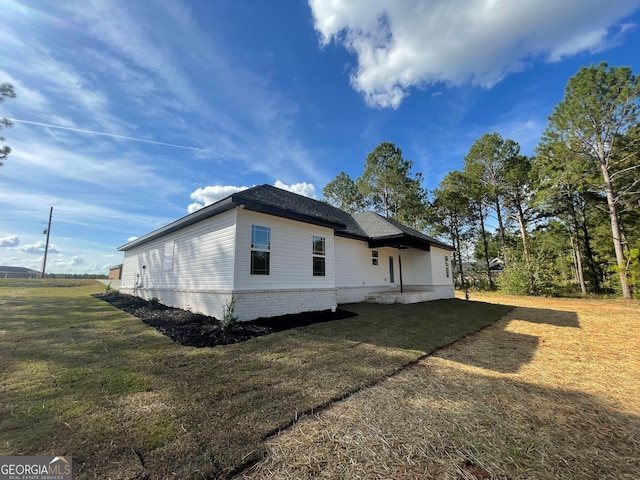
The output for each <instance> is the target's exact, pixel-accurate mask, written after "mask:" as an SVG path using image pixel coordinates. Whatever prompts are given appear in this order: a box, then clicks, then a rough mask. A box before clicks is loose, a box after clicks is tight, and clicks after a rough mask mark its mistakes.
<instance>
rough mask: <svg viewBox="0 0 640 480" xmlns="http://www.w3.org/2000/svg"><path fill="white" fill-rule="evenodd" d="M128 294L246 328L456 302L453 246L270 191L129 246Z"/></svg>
mask: <svg viewBox="0 0 640 480" xmlns="http://www.w3.org/2000/svg"><path fill="white" fill-rule="evenodd" d="M118 250H120V251H123V252H124V260H123V265H122V282H121V285H120V290H121V291H122V292H124V293H132V294H134V295H137V296H140V297H143V298H146V299H150V298H153V297H156V298H158V299H159V300H160V301H161V302H162V303H164V304H166V305H170V306H174V307H178V308H182V309H186V310H190V311H193V312H198V313H203V314H206V315H211V316H214V317H216V318H222V314H223V311H224V308H225V306H226V305H228V304H229V302H230V301H231V300H232V299H234V300H235V311H234V313H235V315H236V316H237V317H238V319H239V320H251V319H255V318H259V317H271V316H278V315H284V314H290V313H300V312H305V311H316V310H327V309H335V308H336V307H337V305H338V304H341V303H350V302H361V301H365V300H369V301H378V302H402V303H411V302H417V301H424V300H433V299H438V298H452V297H453V296H454V289H453V281H452V273H451V267H450V265H449V258H450V255H451V252H452V251H453V249H452V247H450V246H448V245H446V244H444V243H441V242H439V241H438V240H436V239H433V238H431V237H429V236H427V235H424V234H422V233H420V232H418V231H416V230H413V229H411V228H409V227H407V226H404V225H402V224H400V223H398V222H395V221H393V220H391V219H388V218H384V217H382V216H380V215H378V214H376V213H374V212H364V213H358V214H354V215H351V214H348V213H346V212H343V211H342V210H339V209H337V208H334V207H332V206H331V205H328V204H327V203H324V202H320V201H318V200H313V199H310V198H307V197H304V196H301V195H297V194H295V193H292V192H288V191H285V190H281V189H278V188H276V187H272V186H270V185H261V186H257V187H253V188H250V189H248V190H244V191H241V192H238V193H234V194H233V195H230V196H228V197H226V198H224V199H223V200H220V201H218V202H216V203H214V204H211V205H209V206H207V207H204V208H202V209H200V210H198V211H196V212H194V213H191V214H190V215H187V216H185V217H183V218H180V219H179V220H176V221H175V222H173V223H170V224H168V225H166V226H164V227H161V228H159V229H157V230H155V231H153V232H151V233H148V234H147V235H144V236H142V237H140V238H137V239H135V240H133V241H131V242H129V243H127V244H125V245H123V246H121V247H119V249H118Z"/></svg>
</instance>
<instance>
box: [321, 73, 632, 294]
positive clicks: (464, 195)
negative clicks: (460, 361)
mask: <svg viewBox="0 0 640 480" xmlns="http://www.w3.org/2000/svg"><path fill="white" fill-rule="evenodd" d="M639 99H640V86H639V85H638V81H637V78H636V77H635V76H634V74H633V72H632V71H631V69H630V68H628V67H610V66H609V65H607V64H606V63H601V64H599V65H591V66H590V67H582V68H581V69H580V70H579V71H578V72H577V74H576V75H575V76H573V77H572V78H571V79H569V81H568V83H567V86H566V88H565V95H564V98H563V99H562V100H561V101H560V102H559V103H558V104H557V105H556V106H555V107H554V109H553V112H552V113H551V115H550V116H549V118H548V120H549V123H548V125H547V128H546V130H545V131H544V133H543V135H542V138H541V140H540V143H539V144H538V146H537V147H536V149H535V153H534V155H532V156H527V155H523V154H521V152H520V146H519V144H518V143H517V142H516V141H515V140H512V139H508V138H503V137H502V136H501V135H500V134H499V133H497V132H493V133H487V134H485V135H483V136H482V137H481V138H479V139H477V140H476V141H475V142H474V144H473V145H472V146H471V148H470V149H469V152H468V153H467V154H466V155H465V157H464V164H463V165H464V166H463V168H462V169H461V170H455V171H451V172H449V173H448V174H447V175H446V176H445V177H444V179H443V180H442V182H440V184H439V185H438V187H437V188H436V189H435V190H434V191H432V192H427V191H426V190H425V189H424V188H423V187H422V176H421V174H420V173H413V172H412V167H413V163H412V162H411V161H410V160H407V159H404V158H403V156H402V151H401V150H400V149H399V148H398V147H397V146H395V145H394V144H393V143H389V142H383V143H381V144H380V145H379V146H378V147H376V149H375V150H373V152H371V153H370V154H369V155H368V156H367V158H366V160H365V165H364V170H363V173H362V176H360V177H359V178H357V179H352V178H351V177H350V176H349V175H348V174H346V173H344V172H340V174H338V176H337V177H336V178H335V179H334V180H332V181H331V182H329V183H328V184H327V185H326V186H325V188H324V190H323V194H324V197H325V200H326V201H328V202H329V203H331V204H332V205H334V206H336V207H338V208H341V209H343V210H346V211H348V212H356V211H362V210H375V211H377V212H379V213H380V214H381V215H385V216H387V217H392V218H395V219H396V220H398V221H400V222H403V223H405V224H408V225H411V226H413V227H414V228H416V229H418V230H424V231H427V232H428V233H431V234H433V235H437V236H440V237H444V238H446V239H447V240H448V241H449V243H450V244H451V245H452V247H453V249H454V251H455V253H454V255H453V267H454V272H455V273H456V275H455V276H456V282H457V284H458V285H459V286H461V287H468V286H469V283H470V282H474V283H480V284H482V285H486V287H487V288H490V289H493V288H496V284H495V278H496V277H494V274H492V260H493V259H494V258H499V259H500V260H501V261H502V262H503V264H504V270H503V271H502V272H501V273H500V275H498V276H497V278H498V283H499V286H500V288H503V289H505V290H507V291H510V292H512V293H520V294H533V295H536V294H538V295H539V294H558V293H571V292H572V291H573V290H574V289H576V290H578V291H579V292H581V293H582V294H587V293H607V292H609V293H612V292H616V293H618V294H620V295H622V296H623V297H625V298H632V297H633V292H634V290H635V292H636V295H638V294H640V123H639V114H640V110H639ZM473 260H477V261H478V262H480V264H481V268H480V269H479V270H481V275H480V276H478V275H477V274H475V275H474V274H473V273H472V274H470V273H469V269H468V268H467V269H465V268H463V265H465V264H468V263H470V262H469V261H471V262H473ZM476 265H477V264H476ZM476 270H478V268H477V267H476Z"/></svg>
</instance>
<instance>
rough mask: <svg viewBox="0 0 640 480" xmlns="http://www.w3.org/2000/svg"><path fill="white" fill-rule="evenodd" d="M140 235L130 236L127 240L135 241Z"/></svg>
mask: <svg viewBox="0 0 640 480" xmlns="http://www.w3.org/2000/svg"><path fill="white" fill-rule="evenodd" d="M138 238H139V237H135V236H134V237H129V238H127V242H133V241H134V240H137V239H138Z"/></svg>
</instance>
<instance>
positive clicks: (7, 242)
mask: <svg viewBox="0 0 640 480" xmlns="http://www.w3.org/2000/svg"><path fill="white" fill-rule="evenodd" d="M18 245H20V238H19V237H18V236H17V235H9V236H7V237H3V238H0V247H17V246H18Z"/></svg>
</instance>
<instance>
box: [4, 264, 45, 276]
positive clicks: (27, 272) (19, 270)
mask: <svg viewBox="0 0 640 480" xmlns="http://www.w3.org/2000/svg"><path fill="white" fill-rule="evenodd" d="M0 278H40V272H38V271H37V270H32V269H30V268H26V267H6V266H0Z"/></svg>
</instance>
